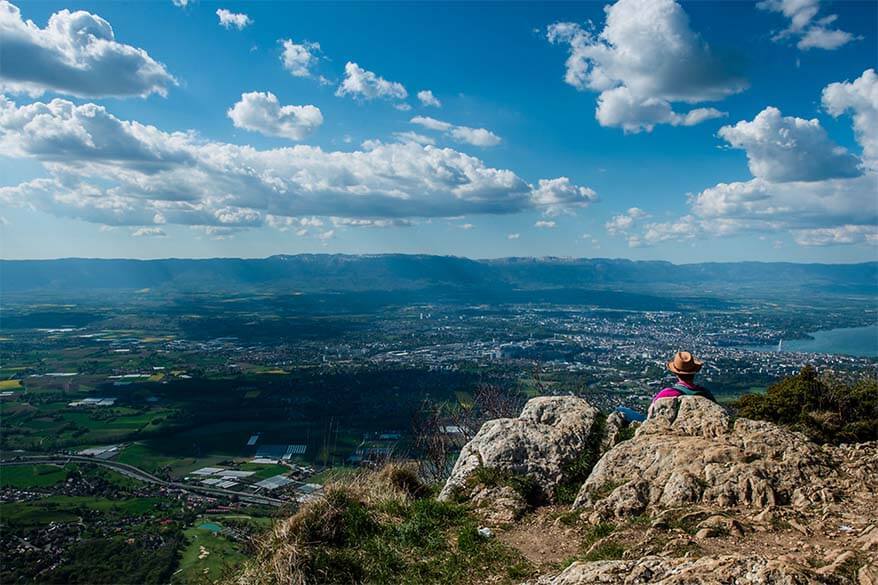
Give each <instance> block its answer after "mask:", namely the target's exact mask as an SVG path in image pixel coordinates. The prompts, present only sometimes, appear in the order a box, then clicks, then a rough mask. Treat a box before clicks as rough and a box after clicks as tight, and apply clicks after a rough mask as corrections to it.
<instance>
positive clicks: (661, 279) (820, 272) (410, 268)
mask: <svg viewBox="0 0 878 585" xmlns="http://www.w3.org/2000/svg"><path fill="white" fill-rule="evenodd" d="M432 287H443V288H452V289H484V290H490V289H497V288H504V289H510V288H512V289H530V290H534V289H553V288H590V289H611V290H612V289H620V290H625V289H627V290H633V289H636V290H644V287H646V288H647V289H652V290H664V291H675V292H678V293H685V292H686V291H690V292H691V293H693V294H703V293H721V292H722V291H727V292H735V291H738V292H742V291H748V292H753V293H759V292H769V291H772V290H787V291H790V292H792V291H802V290H813V291H820V292H824V293H840V294H859V295H873V294H876V293H878V262H866V263H860V264H796V263H789V262H767V263H762V262H710V263H700V264H672V263H670V262H663V261H633V260H619V259H605V258H591V259H589V258H576V259H566V258H551V257H549V258H521V257H513V258H501V259H494V260H472V259H469V258H461V257H455V256H431V255H406V254H383V255H362V256H356V255H345V254H299V255H277V256H270V257H268V258H260V259H240V258H213V259H175V258H169V259H161V260H131V259H87V258H65V259H57V260H0V292H3V293H7V294H9V293H23V292H28V291H41V292H57V293H60V292H65V291H68V292H73V291H77V292H88V291H108V292H109V291H124V290H129V291H131V290H141V289H151V290H168V291H178V292H204V291H216V292H219V291H241V290H248V289H259V290H269V291H288V292H292V291H305V292H309V291H310V292H313V291H333V290H336V291H357V290H412V289H422V288H432Z"/></svg>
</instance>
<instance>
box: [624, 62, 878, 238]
mask: <svg viewBox="0 0 878 585" xmlns="http://www.w3.org/2000/svg"><path fill="white" fill-rule="evenodd" d="M823 105H824V107H825V108H826V109H827V110H828V111H829V113H831V114H832V115H835V116H840V115H842V114H844V113H846V112H852V113H853V125H854V130H855V132H856V137H857V141H858V142H859V144H860V146H861V147H862V149H863V156H862V158H859V159H858V158H857V157H855V156H854V155H852V154H850V153H848V152H847V151H846V150H845V149H843V148H840V147H839V146H837V145H835V144H834V143H832V142H831V141H830V140H829V138H828V137H827V135H826V132H825V131H824V130H823V128H822V127H821V126H820V123H819V122H818V121H817V120H803V119H800V118H793V117H783V116H782V115H781V113H780V111H778V110H777V109H775V108H766V109H765V110H763V111H762V112H761V113H760V114H759V115H757V116H756V118H754V120H752V121H749V122H748V121H741V122H739V123H738V124H736V125H734V126H726V127H724V128H723V129H721V131H720V136H721V137H723V138H724V139H726V140H727V141H728V142H729V143H730V144H732V145H733V146H734V147H736V148H742V149H744V150H745V151H746V152H747V157H748V162H749V166H750V170H751V173H752V174H753V175H754V178H752V179H750V180H748V181H738V182H732V183H718V184H716V185H714V186H712V187H709V188H707V189H704V190H703V191H701V192H700V193H698V194H696V195H693V196H691V197H690V210H691V214H690V215H689V216H687V218H686V220H687V221H686V222H685V223H686V229H683V227H682V226H681V225H680V222H670V223H657V224H650V225H647V226H646V232H645V233H644V234H643V235H642V236H640V238H641V241H643V242H647V243H654V242H659V241H665V240H673V239H676V240H680V239H688V238H690V237H692V236H691V234H697V235H700V236H723V235H731V234H735V233H739V232H744V231H757V232H761V233H776V232H779V231H788V232H789V233H790V234H791V235H792V236H793V240H794V241H795V242H796V243H798V244H800V245H806V246H825V245H832V244H854V243H863V242H865V243H869V244H876V243H878V239H876V231H878V227H876V226H878V195H876V194H878V172H876V168H875V167H876V160H875V156H876V154H878V139H876V138H875V135H876V132H875V130H876V127H878V77H876V75H875V72H874V71H873V70H867V71H865V72H864V73H863V75H862V76H861V77H860V78H859V79H857V80H855V81H854V82H841V83H833V84H830V85H829V86H827V87H826V88H825V89H824V90H823Z"/></svg>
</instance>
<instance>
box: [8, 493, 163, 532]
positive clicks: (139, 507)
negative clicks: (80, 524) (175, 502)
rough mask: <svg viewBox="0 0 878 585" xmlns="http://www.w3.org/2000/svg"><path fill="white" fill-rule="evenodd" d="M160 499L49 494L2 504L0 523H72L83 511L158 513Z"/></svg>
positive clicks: (9, 524)
mask: <svg viewBox="0 0 878 585" xmlns="http://www.w3.org/2000/svg"><path fill="white" fill-rule="evenodd" d="M161 502H163V500H162V499H161V498H124V499H121V500H110V499H107V498H101V497H97V496H49V497H46V498H40V499H38V500H32V501H28V502H11V503H6V504H4V505H3V515H2V523H3V524H4V525H7V526H18V527H26V526H42V525H45V524H48V523H49V522H75V521H77V520H78V519H79V518H80V517H81V516H82V514H83V512H85V511H94V512H99V513H102V514H115V515H120V516H142V515H145V514H150V513H152V514H160V512H161V510H160V509H159V507H158V505H159V504H160V503H161Z"/></svg>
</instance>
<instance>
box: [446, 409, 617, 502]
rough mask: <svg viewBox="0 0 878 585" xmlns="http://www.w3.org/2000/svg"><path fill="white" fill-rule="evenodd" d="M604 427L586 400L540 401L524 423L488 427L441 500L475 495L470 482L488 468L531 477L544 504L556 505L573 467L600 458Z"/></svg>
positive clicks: (463, 456)
mask: <svg viewBox="0 0 878 585" xmlns="http://www.w3.org/2000/svg"><path fill="white" fill-rule="evenodd" d="M602 422H603V418H602V417H601V415H600V412H599V411H598V409H597V408H595V407H593V406H591V405H590V404H589V403H588V402H586V401H585V400H583V399H581V398H577V397H574V396H542V397H539V398H534V399H532V400H530V401H528V403H527V404H526V405H525V406H524V409H523V410H522V412H521V415H520V416H519V417H518V418H502V419H496V420H491V421H488V422H486V423H485V424H484V425H483V426H482V428H481V429H480V430H479V432H478V433H477V434H476V436H475V437H474V438H473V439H472V440H471V441H470V442H469V443H467V444H466V445H465V446H464V448H463V450H462V451H461V453H460V457H459V458H458V460H457V463H456V464H455V466H454V469H453V470H452V472H451V476H450V477H449V478H448V481H447V482H446V484H445V487H444V488H443V489H442V492H441V493H440V495H439V498H440V499H443V500H444V499H449V498H451V497H452V496H453V495H454V494H455V493H460V492H462V491H467V490H469V489H470V488H471V487H472V486H471V485H469V484H470V483H472V482H471V481H470V479H471V478H472V477H473V476H474V474H476V472H477V471H478V470H479V469H480V468H486V469H491V470H496V471H499V472H502V473H505V474H510V475H513V476H521V477H526V478H528V479H529V480H530V481H532V482H534V484H535V485H536V486H537V487H538V489H539V491H540V492H541V496H542V498H543V499H545V500H546V501H552V500H553V498H554V494H555V490H556V488H557V487H558V486H559V485H560V484H561V483H562V482H564V481H565V474H567V473H568V470H569V469H570V467H571V466H572V465H574V464H575V463H576V462H577V461H578V460H579V459H580V458H582V457H586V456H588V454H589V453H595V454H596V453H597V449H599V445H600V442H601V439H602V435H601V434H600V433H601V429H602V428H603V424H602ZM467 495H470V494H467ZM482 495H484V494H482ZM507 496H508V494H507Z"/></svg>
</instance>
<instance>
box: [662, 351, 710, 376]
mask: <svg viewBox="0 0 878 585" xmlns="http://www.w3.org/2000/svg"><path fill="white" fill-rule="evenodd" d="M703 365H704V362H702V361H701V360H699V359H697V358H696V357H695V356H694V355H692V354H691V353H689V352H688V351H678V352H677V354H676V355H675V356H674V359H672V360H671V361H669V362H668V369H669V370H671V371H672V372H674V373H675V374H694V373H696V372H697V371H698V370H700V369H701V366H703Z"/></svg>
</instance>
